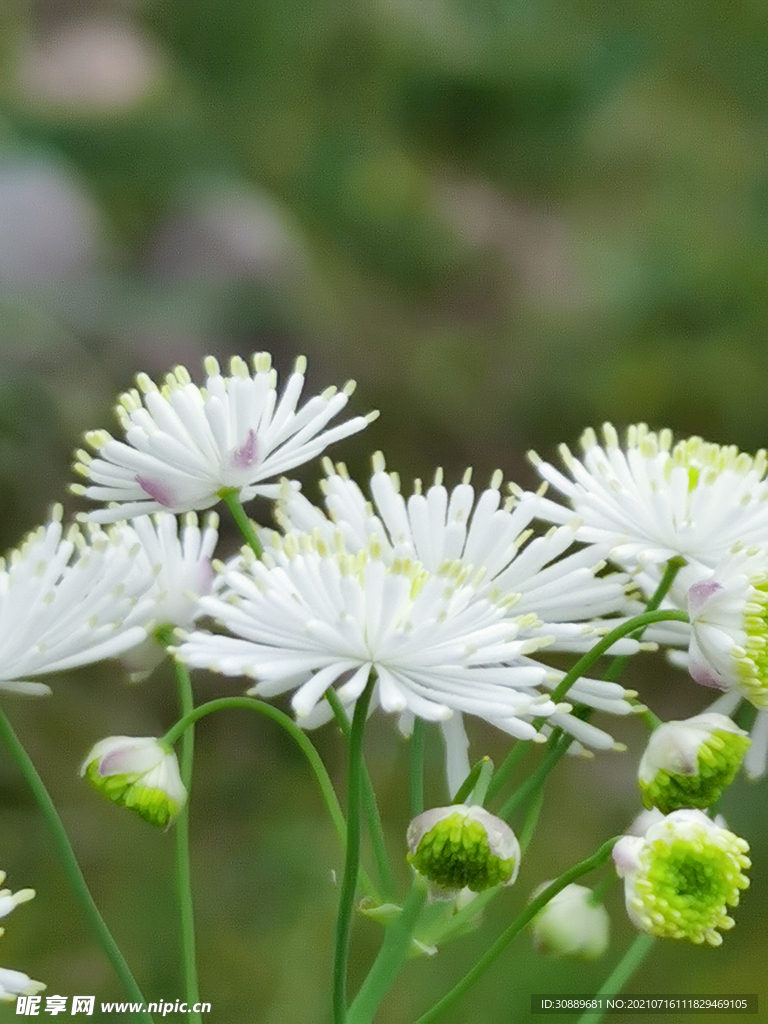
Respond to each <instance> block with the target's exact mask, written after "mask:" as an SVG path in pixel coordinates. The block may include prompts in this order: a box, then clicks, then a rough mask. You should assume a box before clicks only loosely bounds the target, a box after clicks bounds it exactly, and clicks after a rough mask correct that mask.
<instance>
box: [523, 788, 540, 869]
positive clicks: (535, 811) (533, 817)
mask: <svg viewBox="0 0 768 1024" xmlns="http://www.w3.org/2000/svg"><path fill="white" fill-rule="evenodd" d="M543 806H544V790H543V789H540V790H539V792H538V793H537V794H536V796H535V797H534V798H533V800H532V801H531V806H530V807H529V808H528V813H527V814H526V816H525V821H524V822H523V827H522V828H521V829H520V855H521V856H522V855H523V854H524V853H525V851H526V850H527V849H528V847H529V846H530V843H531V840H532V839H533V833H534V832H535V831H536V826H537V825H538V823H539V815H540V814H541V809H542V807H543Z"/></svg>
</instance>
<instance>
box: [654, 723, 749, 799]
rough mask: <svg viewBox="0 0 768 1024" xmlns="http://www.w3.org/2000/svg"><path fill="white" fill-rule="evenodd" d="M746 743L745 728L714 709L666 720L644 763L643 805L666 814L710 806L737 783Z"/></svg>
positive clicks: (659, 729) (747, 743) (655, 737)
mask: <svg viewBox="0 0 768 1024" xmlns="http://www.w3.org/2000/svg"><path fill="white" fill-rule="evenodd" d="M748 747H749V739H748V738H747V734H746V733H745V732H744V730H743V729H740V728H739V727H738V726H737V725H736V724H735V723H734V722H732V721H731V719H730V718H726V716H725V715H720V714H717V713H715V712H712V711H709V712H705V713H704V714H701V715H695V716H694V717H693V718H688V719H686V720H685V721H682V722H664V724H663V725H660V726H659V727H658V728H657V729H655V730H654V731H653V732H652V733H651V737H650V739H649V741H648V746H647V747H646V748H645V752H644V753H643V756H642V759H641V761H640V767H639V769H638V781H639V784H640V790H641V792H642V794H643V803H644V804H645V806H646V807H648V808H650V807H658V808H660V810H662V811H663V812H664V813H665V814H666V813H668V812H669V811H674V810H679V809H681V808H685V807H699V808H704V807H709V806H711V805H712V804H713V803H715V802H716V801H717V800H718V799H719V798H720V795H721V794H722V792H723V790H724V789H725V788H726V786H729V785H730V784H731V782H733V779H734V777H735V776H736V773H737V772H738V770H739V768H740V767H741V762H742V760H743V758H744V754H745V752H746V750H747V748H748Z"/></svg>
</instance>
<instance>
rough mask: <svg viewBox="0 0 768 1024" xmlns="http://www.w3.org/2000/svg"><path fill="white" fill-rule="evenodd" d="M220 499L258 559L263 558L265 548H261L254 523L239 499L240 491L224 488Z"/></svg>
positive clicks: (220, 492)
mask: <svg viewBox="0 0 768 1024" xmlns="http://www.w3.org/2000/svg"><path fill="white" fill-rule="evenodd" d="M219 497H220V498H221V500H222V501H223V502H224V504H225V505H226V506H227V508H228V509H229V511H230V513H231V515H232V518H233V519H234V521H235V523H236V524H237V528H238V530H239V531H240V533H242V535H243V537H245V540H246V542H247V544H248V546H249V547H250V548H251V550H252V551H253V553H254V554H255V555H256V557H257V558H261V557H262V555H263V554H264V548H263V547H262V546H261V541H260V540H259V538H258V537H257V536H256V531H255V530H254V528H253V523H252V522H251V520H250V519H249V518H248V516H247V515H246V512H245V509H244V508H243V506H242V504H241V503H240V499H239V497H238V490H237V488H236V487H222V489H221V490H220V491H219Z"/></svg>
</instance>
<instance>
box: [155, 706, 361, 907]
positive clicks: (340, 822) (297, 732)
mask: <svg viewBox="0 0 768 1024" xmlns="http://www.w3.org/2000/svg"><path fill="white" fill-rule="evenodd" d="M235 708H245V709H246V710H247V711H256V712H257V713H258V714H260V715H265V716H266V717H267V718H271V719H272V721H273V722H276V723H277V725H279V726H280V727H281V728H282V729H285V731H286V732H287V733H288V735H289V736H290V737H291V739H293V740H294V741H295V742H296V744H297V745H298V747H299V749H300V750H301V752H302V753H303V754H304V756H305V757H306V759H307V761H308V762H309V766H310V768H311V769H312V771H313V772H314V773H315V778H316V779H317V782H318V785H319V786H320V792H321V793H322V795H323V799H324V800H325V806H326V807H327V808H328V813H329V814H330V816H331V820H332V821H333V825H334V828H335V829H336V832H337V834H338V836H339V839H340V840H341V843H342V846H343V845H344V843H345V842H346V836H347V825H346V822H345V821H344V815H343V813H342V810H341V807H340V806H339V801H338V798H337V796H336V791H335V790H334V788H333V783H332V782H331V779H330V776H329V775H328V772H327V771H326V768H325V765H324V764H323V762H322V759H321V757H320V755H319V754H318V752H317V751H316V750H315V747H314V744H313V743H312V741H311V740H310V739H309V737H308V736H307V734H306V733H305V732H304V731H303V729H300V728H299V727H298V725H296V723H295V722H294V721H293V719H292V718H289V717H288V715H286V714H284V713H283V712H282V711H280V709H279V708H275V707H273V706H272V705H271V704H265V703H264V701H261V700H256V698H255V697H219V698H218V699H217V700H211V701H208V703H207V704H200V705H198V707H196V708H195V709H194V711H190V712H189V714H188V715H185V716H184V717H183V718H182V719H180V720H179V721H178V722H177V723H176V724H175V725H174V726H173V727H172V728H171V729H169V730H168V732H167V733H166V734H165V736H163V738H162V739H161V740H160V742H161V743H164V744H165V745H166V746H173V744H174V743H176V741H177V740H178V739H179V737H180V736H182V735H183V733H184V732H185V731H186V730H187V729H188V728H189V727H190V726H191V725H193V724H194V723H195V722H197V721H198V719H200V718H205V716H206V715H211V714H213V713H214V712H216V711H227V710H229V709H235ZM360 884H361V885H362V887H363V889H364V890H365V892H366V895H368V896H370V897H371V898H373V899H375V900H378V894H377V892H376V887H375V886H374V884H373V882H372V881H371V880H370V878H369V877H368V875H367V874H365V872H364V871H361V872H360Z"/></svg>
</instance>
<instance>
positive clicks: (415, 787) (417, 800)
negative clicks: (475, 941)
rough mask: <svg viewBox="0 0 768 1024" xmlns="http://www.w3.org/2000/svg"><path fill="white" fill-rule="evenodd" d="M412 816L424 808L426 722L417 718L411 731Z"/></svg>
mask: <svg viewBox="0 0 768 1024" xmlns="http://www.w3.org/2000/svg"><path fill="white" fill-rule="evenodd" d="M410 797H411V817H412V818H415V817H416V815H417V814H421V812H422V811H423V810H424V722H423V721H422V720H421V719H420V718H416V719H415V720H414V723H413V732H412V733H411V776H410Z"/></svg>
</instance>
